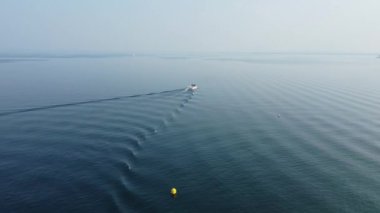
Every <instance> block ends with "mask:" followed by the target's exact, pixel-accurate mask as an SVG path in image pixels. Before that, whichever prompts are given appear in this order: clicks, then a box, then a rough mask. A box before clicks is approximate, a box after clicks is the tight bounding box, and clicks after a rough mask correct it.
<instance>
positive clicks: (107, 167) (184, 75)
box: [0, 54, 380, 213]
mask: <svg viewBox="0 0 380 213" xmlns="http://www.w3.org/2000/svg"><path fill="white" fill-rule="evenodd" d="M193 82H194V83H197V84H198V85H199V90H198V91H197V92H195V93H194V94H192V93H189V92H185V91H184V88H185V87H186V86H187V85H189V84H190V83H193ZM0 100H1V101H0V192H1V194H0V212H91V213H94V212H303V213H304V212H355V213H356V212H380V60H379V59H376V56H375V55H295V54H294V55H281V54H219V55H216V54H214V55H202V56H200V55H157V56H152V55H151V56H139V55H138V56H135V57H127V56H125V57H84V56H82V57H80V56H77V57H61V58H59V57H57V58H55V57H41V56H39V57H34V58H30V57H28V58H15V57H7V58H2V59H1V60H0ZM172 187H176V188H177V190H178V196H177V197H176V198H172V197H171V196H170V194H169V191H170V189H171V188H172Z"/></svg>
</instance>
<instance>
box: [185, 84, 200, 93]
mask: <svg viewBox="0 0 380 213" xmlns="http://www.w3.org/2000/svg"><path fill="white" fill-rule="evenodd" d="M197 89H198V86H197V85H196V84H190V86H188V87H186V91H191V92H195V90H197Z"/></svg>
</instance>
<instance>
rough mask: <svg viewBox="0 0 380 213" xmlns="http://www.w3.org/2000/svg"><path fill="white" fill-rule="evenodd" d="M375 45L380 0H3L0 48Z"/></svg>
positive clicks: (357, 48) (379, 41) (379, 35)
mask: <svg viewBox="0 0 380 213" xmlns="http://www.w3.org/2000/svg"><path fill="white" fill-rule="evenodd" d="M25 51H26V52H71V53H74V52H133V51H137V52H139V51H144V52H153V51H252V52H263V51H264V52H270V51H280V52H375V53H376V52H380V0H107V1H105V0H102V1H100V0H64V1H54V0H1V2H0V52H2V53H6V52H25Z"/></svg>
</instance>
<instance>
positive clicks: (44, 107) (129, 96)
mask: <svg viewBox="0 0 380 213" xmlns="http://www.w3.org/2000/svg"><path fill="white" fill-rule="evenodd" d="M181 91H183V89H174V90H166V91H162V92H155V93H146V94H138V95H128V96H117V97H113V98H103V99H95V100H88V101H80V102H72V103H65V104H53V105H48V106H40V107H33V108H26V109H17V110H12V111H6V112H0V116H6V115H11V114H18V113H24V112H32V111H38V110H44V109H53V108H60V107H68V106H76V105H82V104H91V103H100V102H105V101H115V100H120V99H126V98H137V97H142V96H150V95H159V94H166V93H175V92H181Z"/></svg>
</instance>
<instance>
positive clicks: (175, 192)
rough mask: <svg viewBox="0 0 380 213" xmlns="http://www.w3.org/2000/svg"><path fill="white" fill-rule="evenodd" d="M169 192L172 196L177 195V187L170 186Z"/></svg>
mask: <svg viewBox="0 0 380 213" xmlns="http://www.w3.org/2000/svg"><path fill="white" fill-rule="evenodd" d="M170 194H171V195H172V196H176V195H177V189H176V188H172V189H171V190H170Z"/></svg>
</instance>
